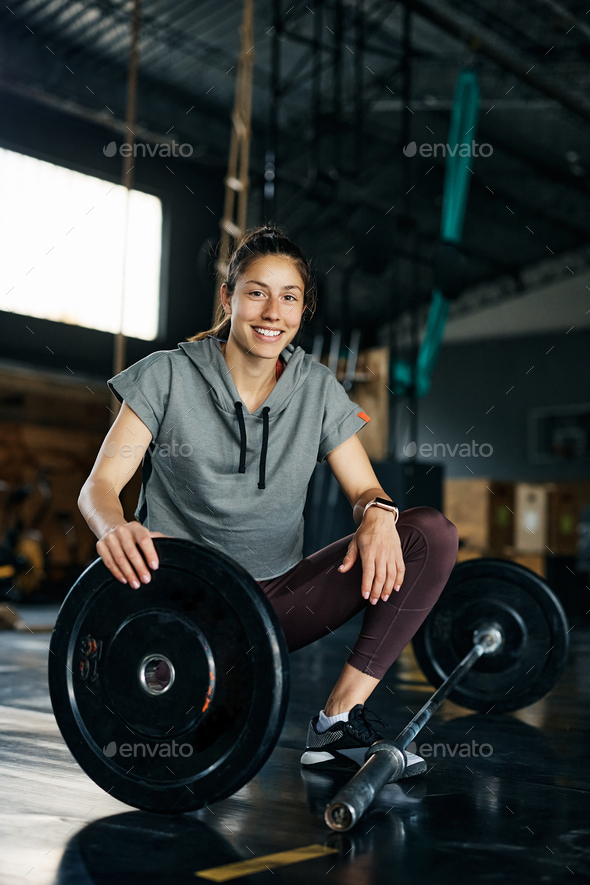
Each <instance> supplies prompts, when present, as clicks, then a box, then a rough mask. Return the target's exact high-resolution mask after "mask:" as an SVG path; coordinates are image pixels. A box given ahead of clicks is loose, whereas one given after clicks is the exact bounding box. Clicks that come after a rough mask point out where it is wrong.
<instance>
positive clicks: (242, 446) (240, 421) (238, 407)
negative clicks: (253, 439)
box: [234, 401, 246, 473]
mask: <svg viewBox="0 0 590 885" xmlns="http://www.w3.org/2000/svg"><path fill="white" fill-rule="evenodd" d="M234 406H235V407H236V412H237V413H238V424H239V425H240V469H239V473H245V472H246V425H245V424H244V415H243V412H242V403H241V402H239V401H238V402H237V403H234Z"/></svg>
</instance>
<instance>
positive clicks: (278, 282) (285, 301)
mask: <svg viewBox="0 0 590 885" xmlns="http://www.w3.org/2000/svg"><path fill="white" fill-rule="evenodd" d="M303 292H304V283H303V280H302V278H301V274H300V273H299V271H298V270H297V266H296V264H295V262H293V261H291V259H289V258H286V257H283V256H279V255H265V256H264V257H263V258H257V259H256V260H255V261H253V262H252V263H251V264H250V265H249V267H248V268H247V270H246V272H245V273H243V274H241V275H240V276H239V277H238V280H237V283H236V287H235V290H234V293H233V295H232V296H231V298H229V297H228V295H227V286H226V284H225V283H224V284H223V285H222V287H221V293H220V294H221V300H222V303H223V305H224V307H225V311H226V314H228V313H230V312H231V320H232V322H231V334H232V335H233V336H234V339H235V341H236V342H237V343H238V344H239V345H240V347H242V348H243V349H244V350H245V351H246V353H251V354H253V355H254V356H258V357H261V358H262V359H273V360H275V361H276V360H277V358H278V356H279V354H280V352H281V351H282V350H283V348H285V347H286V346H287V344H289V343H290V342H291V341H292V340H293V338H294V337H295V335H296V334H297V330H298V329H299V324H300V323H301V317H302V314H303V308H304V304H303ZM262 330H267V334H266V335H265V334H264V332H263V331H262ZM276 332H279V334H276ZM269 333H270V334H269Z"/></svg>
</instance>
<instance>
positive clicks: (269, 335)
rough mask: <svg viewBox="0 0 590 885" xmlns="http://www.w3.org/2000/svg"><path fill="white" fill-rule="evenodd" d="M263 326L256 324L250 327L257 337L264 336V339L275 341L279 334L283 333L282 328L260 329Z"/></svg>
mask: <svg viewBox="0 0 590 885" xmlns="http://www.w3.org/2000/svg"><path fill="white" fill-rule="evenodd" d="M263 328H264V327H263V326H258V327H256V326H252V329H253V330H254V332H255V333H256V334H257V335H258V337H259V338H264V339H265V341H276V340H278V339H279V338H280V337H281V335H282V334H283V330H282V329H274V330H273V329H267V330H264V331H262V330H263ZM259 330H260V331H259Z"/></svg>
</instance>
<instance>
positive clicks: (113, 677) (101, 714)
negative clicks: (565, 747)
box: [49, 538, 567, 829]
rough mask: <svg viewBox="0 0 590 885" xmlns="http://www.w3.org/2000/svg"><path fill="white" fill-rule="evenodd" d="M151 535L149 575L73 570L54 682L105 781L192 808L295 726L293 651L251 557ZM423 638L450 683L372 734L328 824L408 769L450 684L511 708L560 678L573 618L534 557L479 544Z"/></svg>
mask: <svg viewBox="0 0 590 885" xmlns="http://www.w3.org/2000/svg"><path fill="white" fill-rule="evenodd" d="M153 542H154V545H155V548H156V552H157V554H158V559H159V567H158V569H156V570H155V571H153V572H152V573H151V581H150V582H149V583H148V584H144V585H141V586H140V587H139V588H138V589H137V590H134V589H133V588H131V587H129V586H128V585H121V583H120V582H119V581H117V580H116V579H115V578H114V577H113V575H112V574H111V572H110V571H109V570H108V569H107V568H106V566H105V565H104V563H103V562H102V560H101V559H97V560H96V561H95V562H94V563H92V564H91V565H90V566H88V568H87V569H86V570H85V571H84V572H83V573H82V575H80V577H79V578H78V580H77V581H76V583H75V584H74V585H73V586H72V588H71V590H70V592H69V593H68V595H67V597H66V599H65V600H64V602H63V604H62V606H61V608H60V611H59V614H58V617H57V621H56V624H55V629H54V632H53V636H52V639H51V644H50V655H49V690H50V696H51V702H52V706H53V710H54V713H55V717H56V721H57V724H58V727H59V729H60V731H61V734H62V736H63V738H64V740H65V742H66V744H67V745H68V747H69V749H70V750H71V752H72V754H73V756H74V758H75V759H76V760H77V761H78V763H79V764H80V766H81V767H82V768H83V770H84V771H85V772H86V774H87V775H88V776H89V777H90V778H91V779H92V780H94V781H95V783H97V784H98V785H99V786H100V787H102V788H103V789H104V790H105V791H106V792H108V793H109V794H110V795H112V796H114V797H115V798H117V799H119V800H120V801H122V802H125V803H126V804H128V805H131V806H134V807H136V808H141V809H143V810H147V811H156V812H161V813H181V812H187V811H192V810H196V809H198V808H203V807H205V806H208V805H210V804H211V803H213V802H217V801H220V800H221V799H224V798H227V797H228V796H230V795H232V794H233V793H235V792H236V791H237V790H239V789H240V788H241V787H243V786H244V785H245V784H246V783H248V781H249V780H250V779H251V778H252V777H254V775H255V774H256V773H257V772H258V771H259V770H260V768H261V767H262V765H263V764H264V762H265V761H266V759H267V758H268V757H269V755H270V753H271V752H272V750H273V748H274V747H275V745H276V742H277V740H278V738H279V735H280V732H281V729H282V726H283V722H284V718H285V713H286V708H287V702H288V695H289V657H288V650H287V645H286V641H285V637H284V635H283V631H282V628H281V626H280V623H279V621H278V618H277V616H276V614H275V612H274V610H273V608H272V606H271V605H270V603H269V602H268V600H267V599H266V597H265V595H264V593H263V591H262V590H261V588H260V587H259V586H258V584H257V583H256V582H255V581H254V579H253V578H252V577H251V576H250V575H249V573H248V572H247V571H246V570H245V569H244V568H243V567H242V566H240V565H239V564H238V563H236V562H234V561H233V560H232V559H231V558H230V557H229V556H226V555H223V554H220V553H219V552H218V551H214V550H212V549H210V548H208V547H205V546H203V545H200V544H196V543H194V542H192V541H188V540H184V539H179V538H154V539H153ZM474 637H475V639H474ZM413 644H414V651H415V654H416V658H417V660H418V662H419V664H420V666H421V667H422V669H423V670H424V673H425V675H426V676H427V677H428V678H429V679H430V681H431V682H432V683H433V684H434V685H435V686H439V687H438V690H437V691H436V692H435V694H434V695H433V696H432V698H431V700H430V701H429V702H428V704H426V705H425V707H424V708H423V709H422V711H420V712H419V713H418V714H417V716H416V717H414V719H413V720H412V722H411V723H409V725H408V726H406V729H404V731H403V732H402V733H401V734H400V735H398V738H396V741H394V742H392V741H379V742H377V743H376V744H374V745H373V746H372V747H370V748H369V750H368V751H367V756H366V759H367V762H365V765H364V766H363V767H362V768H361V769H359V771H358V772H357V773H356V774H355V776H354V778H353V779H352V781H351V782H350V784H348V785H347V787H345V788H344V790H345V791H347V792H346V795H345V796H344V798H343V796H342V794H339V795H338V796H337V797H335V799H334V800H333V802H332V803H330V804H329V806H328V808H327V810H326V821H327V823H328V825H329V826H331V827H332V829H349V828H350V827H351V826H353V825H354V823H355V821H356V820H358V818H359V817H360V816H361V814H362V813H363V811H364V810H365V809H366V808H367V807H368V806H369V804H370V802H371V801H372V798H373V797H374V796H375V795H376V792H378V790H379V789H380V788H381V786H382V785H383V784H384V783H385V782H386V781H388V780H391V778H392V777H395V776H396V775H397V776H398V777H399V775H400V774H402V773H403V768H404V767H405V754H404V750H405V747H407V746H408V744H409V743H410V742H411V740H413V738H414V737H415V736H416V734H417V733H418V731H419V729H420V728H421V727H422V725H423V724H424V723H425V722H426V721H427V720H428V718H430V715H432V713H433V712H434V710H435V709H436V707H437V706H438V705H439V704H440V703H441V702H442V700H443V699H444V698H445V697H447V696H448V697H450V698H451V699H453V700H455V701H456V702H457V703H460V704H462V705H463V706H466V707H469V708H471V709H475V710H483V709H484V707H485V711H488V710H490V708H491V710H492V711H493V712H500V711H505V710H513V709H517V708H518V707H521V706H525V705H528V704H531V703H533V702H534V701H536V700H538V699H539V698H540V697H542V696H543V695H544V694H545V693H546V692H547V691H549V689H550V688H552V687H553V685H554V684H555V683H556V681H557V679H558V678H559V676H560V675H561V672H562V671H563V667H564V666H565V660H566V656H567V622H566V619H565V615H564V613H563V610H562V608H561V606H560V604H559V602H558V600H557V599H556V597H555V596H554V594H553V593H552V592H551V590H550V589H549V588H548V587H547V585H546V584H545V583H544V582H543V581H542V580H541V579H540V578H539V577H538V576H537V575H535V574H534V573H533V572H531V571H529V570H528V569H525V568H524V567H522V566H517V565H515V564H514V563H510V562H504V561H501V560H486V559H480V560H473V561H471V562H466V563H462V564H461V565H458V566H457V567H456V568H455V570H454V571H453V574H452V576H451V578H450V580H449V582H448V584H447V586H446V587H445V589H444V591H443V593H442V595H441V597H440V598H439V600H438V602H437V603H436V605H435V606H434V608H433V610H432V612H431V613H430V614H429V616H428V618H427V619H426V621H425V622H424V624H423V625H422V627H421V628H420V631H419V632H418V633H417V634H416V636H415V638H414V641H413ZM459 680H460V681H459ZM429 705H430V706H429ZM427 708H428V711H427ZM425 711H426V712H425ZM410 735H411V736H410ZM378 745H379V746H378ZM386 745H387V746H386ZM377 763H379V765H378V764H377ZM377 769H379V770H378V771H377ZM386 769H387V771H388V772H389V773H388V774H387V776H386V777H385V780H383V781H382V783H381V782H380V778H381V777H384V776H385V775H384V772H385V770H386ZM375 775H377V777H376V776H375ZM341 793H342V791H341ZM359 795H360V796H361V798H362V801H361V800H359Z"/></svg>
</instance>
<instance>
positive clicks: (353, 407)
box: [317, 372, 371, 461]
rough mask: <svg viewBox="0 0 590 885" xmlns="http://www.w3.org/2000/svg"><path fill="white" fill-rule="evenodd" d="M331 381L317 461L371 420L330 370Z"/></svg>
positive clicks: (327, 391) (328, 388)
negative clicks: (350, 397)
mask: <svg viewBox="0 0 590 885" xmlns="http://www.w3.org/2000/svg"><path fill="white" fill-rule="evenodd" d="M330 376H331V381H330V383H329V384H328V386H327V390H326V397H325V404H324V417H323V421H322V431H321V440H320V445H319V449H318V457H317V460H318V461H323V460H324V458H325V457H326V455H328V454H329V453H330V452H331V451H332V449H335V448H336V447H337V446H339V445H340V444H341V443H343V442H346V440H347V439H350V437H351V436H353V435H354V434H355V433H358V431H359V430H362V428H363V427H364V426H365V424H368V423H369V421H370V420H371V419H370V418H369V416H368V415H366V414H365V413H364V412H363V410H362V409H361V407H360V406H359V405H358V404H357V403H353V402H352V400H350V399H349V397H348V394H347V393H346V391H345V390H344V388H343V387H342V385H341V384H340V382H339V381H337V380H336V378H335V376H334V375H333V374H332V372H330Z"/></svg>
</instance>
